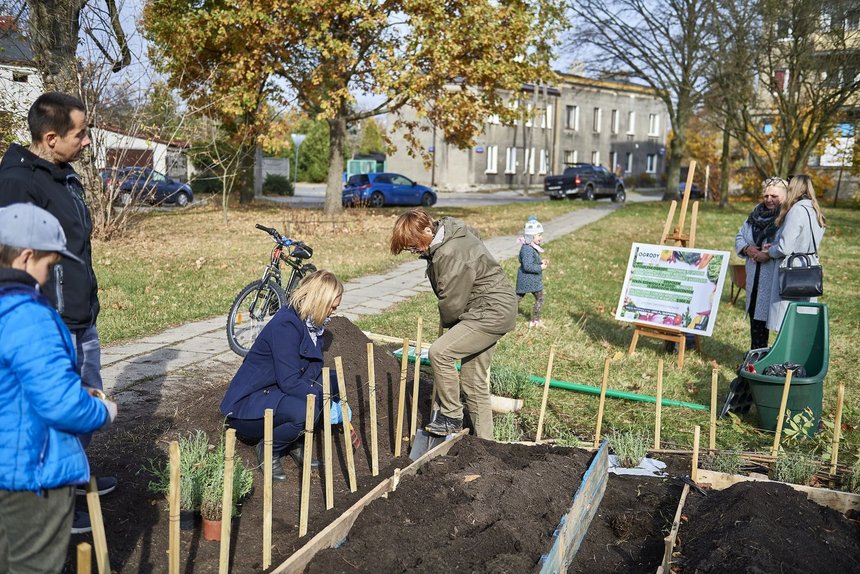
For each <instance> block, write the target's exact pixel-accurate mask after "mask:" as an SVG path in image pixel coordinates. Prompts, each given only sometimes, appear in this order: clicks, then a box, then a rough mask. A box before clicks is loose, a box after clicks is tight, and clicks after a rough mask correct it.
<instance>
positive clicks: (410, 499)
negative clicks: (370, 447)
mask: <svg viewBox="0 0 860 574" xmlns="http://www.w3.org/2000/svg"><path fill="white" fill-rule="evenodd" d="M591 457H592V455H591V454H590V453H588V452H587V451H583V450H579V449H570V448H562V447H550V446H543V445H541V446H525V445H508V444H500V443H495V442H491V441H485V440H481V439H478V438H474V437H469V436H467V437H464V438H463V439H461V441H460V442H459V443H458V444H457V445H455V446H454V447H453V448H452V449H451V451H450V452H449V453H448V454H447V455H445V456H441V457H438V458H435V459H433V460H431V461H430V462H429V463H427V464H426V465H425V466H424V467H422V470H421V471H420V472H419V473H418V474H417V475H416V476H409V477H405V478H404V479H403V480H402V481H401V483H400V485H399V486H398V487H397V490H396V491H395V492H394V493H391V494H389V496H388V498H387V499H384V498H380V499H377V500H376V501H375V502H373V503H371V504H370V505H369V506H367V507H366V508H365V509H364V510H363V511H362V513H361V515H360V516H359V517H358V520H357V521H356V522H355V524H354V526H353V527H352V530H351V531H350V534H349V537H348V539H347V541H346V543H345V544H343V545H342V546H341V547H340V548H338V549H336V550H335V549H330V550H325V551H323V552H321V553H319V554H317V556H316V558H315V559H314V560H313V561H312V562H311V563H310V565H309V566H308V569H307V572H310V573H331V572H366V573H368V574H370V573H373V574H377V573H379V572H385V573H393V572H406V571H409V572H473V573H474V572H523V573H524V572H532V571H535V569H536V565H537V564H538V562H539V560H540V557H541V555H542V554H545V553H546V552H548V551H549V549H550V548H551V546H552V534H553V531H554V530H555V528H556V527H557V526H558V524H559V521H560V520H561V517H562V515H564V513H565V512H567V510H568V508H569V507H570V505H571V503H572V501H573V495H574V493H575V492H576V489H577V487H578V486H579V484H580V482H581V478H582V474H583V473H584V472H585V469H586V467H587V465H588V461H589V460H590V459H591Z"/></svg>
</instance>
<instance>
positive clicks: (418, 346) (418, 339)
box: [409, 317, 424, 446]
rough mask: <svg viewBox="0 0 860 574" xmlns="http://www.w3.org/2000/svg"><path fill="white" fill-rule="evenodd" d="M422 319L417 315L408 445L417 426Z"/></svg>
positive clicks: (411, 442) (413, 439)
mask: <svg viewBox="0 0 860 574" xmlns="http://www.w3.org/2000/svg"><path fill="white" fill-rule="evenodd" d="M423 326H424V319H423V318H422V317H418V334H417V335H416V336H415V368H414V370H413V371H412V421H411V423H410V425H409V445H410V446H411V445H413V444H415V433H416V431H417V428H418V382H419V379H420V375H421V329H422V327H423Z"/></svg>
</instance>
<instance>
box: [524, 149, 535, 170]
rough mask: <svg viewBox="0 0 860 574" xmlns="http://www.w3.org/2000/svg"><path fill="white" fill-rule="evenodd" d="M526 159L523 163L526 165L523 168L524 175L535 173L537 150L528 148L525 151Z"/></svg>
mask: <svg viewBox="0 0 860 574" xmlns="http://www.w3.org/2000/svg"><path fill="white" fill-rule="evenodd" d="M525 153H526V157H525V161H524V162H523V163H524V164H525V165H524V166H523V173H531V174H534V172H535V148H533V147H532V148H526V150H525Z"/></svg>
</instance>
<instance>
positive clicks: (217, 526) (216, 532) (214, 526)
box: [203, 517, 221, 542]
mask: <svg viewBox="0 0 860 574" xmlns="http://www.w3.org/2000/svg"><path fill="white" fill-rule="evenodd" d="M203 539H204V540H211V541H215V542H219V541H220V540H221V521H220V520H209V519H208V518H205V517H204V518H203Z"/></svg>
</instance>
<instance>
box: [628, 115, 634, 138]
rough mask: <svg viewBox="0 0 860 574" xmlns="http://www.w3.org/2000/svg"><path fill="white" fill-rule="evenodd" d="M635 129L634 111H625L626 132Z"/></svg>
mask: <svg viewBox="0 0 860 574" xmlns="http://www.w3.org/2000/svg"><path fill="white" fill-rule="evenodd" d="M635 131H636V112H627V133H628V134H632V133H633V132H635Z"/></svg>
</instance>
